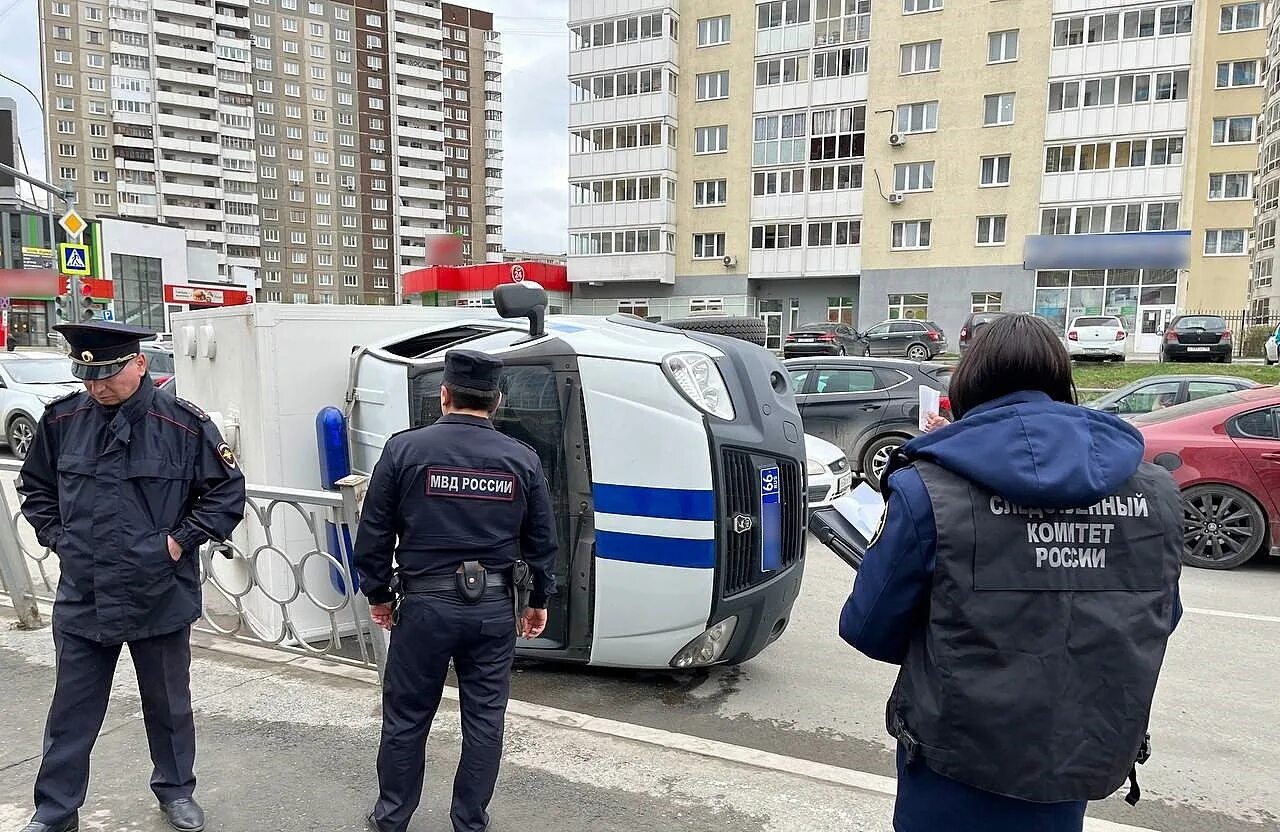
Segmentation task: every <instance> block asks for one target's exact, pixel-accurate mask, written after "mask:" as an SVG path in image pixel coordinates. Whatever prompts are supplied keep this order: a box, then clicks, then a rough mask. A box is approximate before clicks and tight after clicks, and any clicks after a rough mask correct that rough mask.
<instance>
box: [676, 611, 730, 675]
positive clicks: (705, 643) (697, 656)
mask: <svg viewBox="0 0 1280 832" xmlns="http://www.w3.org/2000/svg"><path fill="white" fill-rule="evenodd" d="M736 629H738V616H736V615H731V616H729V617H728V618H726V619H725V620H724V621H721V622H720V623H719V624H716V625H715V626H713V627H709V628H708V629H707V630H706V631H705V632H704V633H703V634H702V635H700V636H698V637H697V638H695V639H694V640H693V641H691V642H689V643H688V644H686V645H685V646H684V649H683V650H681V651H680V652H679V653H676V655H675V657H674V658H673V659H672V660H671V666H672V667H674V668H677V669H679V670H686V669H688V668H691V667H706V666H707V665H709V664H715V663H716V662H718V661H719V660H720V657H721V656H723V655H724V651H725V650H726V649H727V648H728V647H729V641H730V640H731V639H732V638H733V631H734V630H736Z"/></svg>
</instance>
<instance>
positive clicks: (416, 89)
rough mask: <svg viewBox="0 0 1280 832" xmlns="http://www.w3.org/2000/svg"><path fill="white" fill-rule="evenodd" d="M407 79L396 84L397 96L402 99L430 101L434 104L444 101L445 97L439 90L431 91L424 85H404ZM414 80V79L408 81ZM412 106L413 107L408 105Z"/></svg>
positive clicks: (400, 79)
mask: <svg viewBox="0 0 1280 832" xmlns="http://www.w3.org/2000/svg"><path fill="white" fill-rule="evenodd" d="M405 80H406V79H405V78H403V77H400V78H399V80H398V82H397V83H396V95H398V96H400V97H402V98H408V99H410V100H413V101H429V102H431V103H433V104H439V103H441V102H442V101H444V96H443V94H442V93H441V91H440V90H438V89H434V90H433V89H431V88H430V87H428V86H426V84H425V83H423V84H412V83H404V82H405ZM408 80H412V79H408ZM408 106H412V105H408Z"/></svg>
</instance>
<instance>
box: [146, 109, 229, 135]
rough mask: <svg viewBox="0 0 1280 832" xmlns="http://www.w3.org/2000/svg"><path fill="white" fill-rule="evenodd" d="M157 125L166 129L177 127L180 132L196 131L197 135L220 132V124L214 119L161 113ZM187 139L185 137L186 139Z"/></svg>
mask: <svg viewBox="0 0 1280 832" xmlns="http://www.w3.org/2000/svg"><path fill="white" fill-rule="evenodd" d="M156 123H157V124H160V125H162V126H164V127H176V128H178V129H180V130H194V131H196V132H197V133H216V132H218V122H217V121H216V120H214V119H212V118H191V117H190V116H180V115H177V114H174V113H160V114H159V115H157V116H156ZM184 138H185V137H184Z"/></svg>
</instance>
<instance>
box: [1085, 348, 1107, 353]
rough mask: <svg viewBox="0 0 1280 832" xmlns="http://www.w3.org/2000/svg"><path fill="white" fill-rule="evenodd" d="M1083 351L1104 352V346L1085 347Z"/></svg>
mask: <svg viewBox="0 0 1280 832" xmlns="http://www.w3.org/2000/svg"><path fill="white" fill-rule="evenodd" d="M1084 351H1085V352H1106V351H1107V349H1106V347H1085V348H1084Z"/></svg>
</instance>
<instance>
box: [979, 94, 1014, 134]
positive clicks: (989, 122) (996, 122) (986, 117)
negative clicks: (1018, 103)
mask: <svg viewBox="0 0 1280 832" xmlns="http://www.w3.org/2000/svg"><path fill="white" fill-rule="evenodd" d="M1014 100H1015V95H1014V93H1011V92H1002V93H997V94H996V95H988V96H984V97H983V99H982V102H983V104H982V124H983V126H984V127H1000V126H1003V125H1006V124H1013V111H1014Z"/></svg>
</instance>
